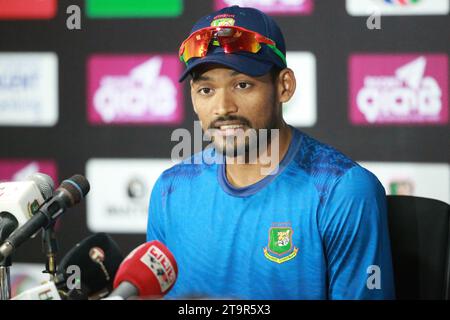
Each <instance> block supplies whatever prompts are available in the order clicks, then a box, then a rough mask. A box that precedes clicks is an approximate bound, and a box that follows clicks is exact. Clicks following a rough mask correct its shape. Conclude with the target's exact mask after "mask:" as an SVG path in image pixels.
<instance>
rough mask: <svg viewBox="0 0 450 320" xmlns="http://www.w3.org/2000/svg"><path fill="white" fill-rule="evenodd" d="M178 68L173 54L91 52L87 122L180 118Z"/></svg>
mask: <svg viewBox="0 0 450 320" xmlns="http://www.w3.org/2000/svg"><path fill="white" fill-rule="evenodd" d="M181 72H182V70H181V64H180V62H179V60H178V57H177V56H176V55H153V56H150V55H122V56H117V55H94V56H92V57H91V58H90V59H89V61H88V120H89V122H90V123H92V124H133V123H134V124H148V123H151V124H153V123H173V124H178V123H180V122H182V120H183V105H182V101H183V99H182V89H181V85H180V84H179V82H178V78H179V76H180V75H181Z"/></svg>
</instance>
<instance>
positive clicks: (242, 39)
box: [179, 26, 286, 65]
mask: <svg viewBox="0 0 450 320" xmlns="http://www.w3.org/2000/svg"><path fill="white" fill-rule="evenodd" d="M211 40H212V41H213V42H212V44H213V45H215V46H220V47H222V48H223V50H224V51H225V53H234V52H237V51H245V52H250V53H257V52H258V51H259V50H260V49H261V43H264V44H266V45H267V46H268V47H269V48H271V49H272V50H273V51H274V52H275V53H276V54H277V55H278V56H279V57H280V58H281V60H282V61H283V62H284V64H285V65H286V57H285V56H284V54H283V53H282V52H281V51H280V50H279V49H278V48H277V47H276V44H275V42H274V41H273V40H271V39H269V38H267V37H264V36H263V35H261V34H259V33H257V32H254V31H250V30H247V29H245V28H242V27H236V26H222V27H216V26H214V27H206V28H203V29H199V30H197V31H195V32H194V33H192V34H191V35H190V36H189V37H188V38H187V39H186V40H184V41H183V43H182V44H181V47H180V51H179V56H180V60H181V61H183V62H184V63H185V64H186V65H187V62H188V61H189V60H190V59H192V58H201V57H204V56H206V54H207V53H208V47H209V44H210V43H211Z"/></svg>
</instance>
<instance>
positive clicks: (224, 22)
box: [211, 14, 235, 27]
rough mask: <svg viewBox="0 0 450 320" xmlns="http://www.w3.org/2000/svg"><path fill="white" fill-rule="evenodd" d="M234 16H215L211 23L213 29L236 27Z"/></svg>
mask: <svg viewBox="0 0 450 320" xmlns="http://www.w3.org/2000/svg"><path fill="white" fill-rule="evenodd" d="M234 21H235V20H234V14H220V15H218V16H215V17H214V19H213V21H212V22H211V27H224V26H225V27H230V26H234Z"/></svg>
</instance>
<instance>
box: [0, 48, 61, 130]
mask: <svg viewBox="0 0 450 320" xmlns="http://www.w3.org/2000/svg"><path fill="white" fill-rule="evenodd" d="M57 122H58V57H57V55H56V54H55V53H52V52H42V53H37V52H36V53H35V52H11V53H0V125H2V126H36V127H39V126H43V127H51V126H54V125H55V124H56V123H57Z"/></svg>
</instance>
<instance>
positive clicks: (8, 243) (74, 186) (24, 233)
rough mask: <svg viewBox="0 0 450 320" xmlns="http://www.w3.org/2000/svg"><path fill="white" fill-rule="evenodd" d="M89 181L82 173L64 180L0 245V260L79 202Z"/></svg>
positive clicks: (85, 192) (87, 188)
mask: <svg viewBox="0 0 450 320" xmlns="http://www.w3.org/2000/svg"><path fill="white" fill-rule="evenodd" d="M89 189H90V186H89V182H88V181H87V179H86V178H85V177H83V176H82V175H74V176H72V177H71V178H69V179H67V180H64V181H63V182H62V183H61V185H60V186H59V188H58V189H56V190H55V193H54V195H53V197H52V198H51V199H49V200H48V201H47V202H45V203H44V204H43V205H42V206H41V207H40V208H39V210H38V211H37V212H36V213H35V214H34V215H33V216H32V217H31V218H30V219H29V220H28V221H27V222H26V223H25V224H24V225H23V226H21V227H19V228H18V229H16V230H15V231H14V232H13V233H12V234H11V235H10V236H9V237H8V238H7V239H6V240H5V242H4V243H3V244H2V245H1V246H0V260H1V259H4V258H6V257H8V256H9V255H11V254H12V253H13V251H14V250H15V249H16V248H17V247H19V246H20V245H21V244H22V243H23V242H25V241H26V240H27V239H28V238H30V237H31V236H32V235H33V234H35V233H36V232H37V231H39V230H40V229H41V228H47V227H48V226H49V225H50V224H51V223H53V222H54V221H55V220H56V219H57V218H58V217H59V216H60V215H61V214H62V213H64V211H65V210H66V209H67V208H70V207H73V206H74V205H75V204H77V203H79V202H80V201H81V199H82V198H84V197H85V196H86V194H87V193H88V192H89Z"/></svg>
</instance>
